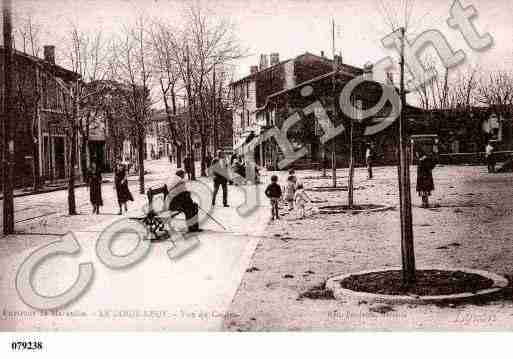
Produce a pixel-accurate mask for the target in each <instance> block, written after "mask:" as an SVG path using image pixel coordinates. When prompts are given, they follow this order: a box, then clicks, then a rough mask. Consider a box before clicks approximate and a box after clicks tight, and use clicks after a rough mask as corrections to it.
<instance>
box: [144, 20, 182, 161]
mask: <svg viewBox="0 0 513 359" xmlns="http://www.w3.org/2000/svg"><path fill="white" fill-rule="evenodd" d="M175 31H176V29H173V28H172V27H171V26H170V25H168V24H166V23H165V22H164V21H159V20H157V21H155V23H154V25H153V27H152V30H151V38H152V43H153V57H154V59H155V60H154V72H155V77H156V78H157V79H158V82H159V90H160V94H161V97H162V101H163V102H164V108H165V111H166V117H167V124H168V129H169V133H168V134H169V136H170V140H171V142H172V144H173V146H174V147H175V149H176V154H177V157H176V162H177V165H178V167H180V166H181V161H182V160H181V153H182V146H183V144H182V142H181V141H179V135H178V130H177V124H176V122H175V121H174V120H173V119H176V115H177V92H179V91H180V90H181V89H182V88H181V87H180V85H181V83H180V79H181V77H180V70H179V63H178V62H177V58H176V57H175V56H174V54H175V53H174V51H173V50H172V48H173V46H175V43H174V41H173V40H174V36H173V32H175ZM170 101H171V103H170Z"/></svg>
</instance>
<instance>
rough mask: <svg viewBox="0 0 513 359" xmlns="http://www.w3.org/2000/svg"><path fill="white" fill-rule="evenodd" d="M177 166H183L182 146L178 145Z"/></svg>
mask: <svg viewBox="0 0 513 359" xmlns="http://www.w3.org/2000/svg"><path fill="white" fill-rule="evenodd" d="M176 168H182V146H176Z"/></svg>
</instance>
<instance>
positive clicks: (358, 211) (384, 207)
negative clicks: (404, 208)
mask: <svg viewBox="0 0 513 359" xmlns="http://www.w3.org/2000/svg"><path fill="white" fill-rule="evenodd" d="M393 208H395V206H388V205H383V206H382V207H379V208H372V209H340V210H323V209H322V208H319V213H320V214H337V213H372V212H382V211H388V210H389V209H393Z"/></svg>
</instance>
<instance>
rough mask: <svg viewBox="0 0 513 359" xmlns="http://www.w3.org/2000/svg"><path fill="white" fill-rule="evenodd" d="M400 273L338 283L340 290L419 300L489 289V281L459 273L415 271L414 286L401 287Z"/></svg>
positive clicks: (377, 274)
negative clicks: (413, 296) (420, 298)
mask: <svg viewBox="0 0 513 359" xmlns="http://www.w3.org/2000/svg"><path fill="white" fill-rule="evenodd" d="M401 276H402V272H401V271H400V270H390V271H383V272H374V273H365V274H357V275H352V276H349V277H347V278H345V279H344V280H343V281H341V282H340V285H341V286H342V288H345V289H349V290H353V291H356V292H367V293H374V294H387V295H404V294H414V295H419V296H431V295H450V294H460V293H476V292H477V291H480V290H483V289H488V288H491V287H492V285H493V281H492V280H491V279H488V278H485V277H483V276H480V275H478V274H474V273H465V272H462V271H442V270H417V271H416V278H417V281H416V283H415V284H414V285H413V286H411V287H409V288H405V287H403V284H402V280H401Z"/></svg>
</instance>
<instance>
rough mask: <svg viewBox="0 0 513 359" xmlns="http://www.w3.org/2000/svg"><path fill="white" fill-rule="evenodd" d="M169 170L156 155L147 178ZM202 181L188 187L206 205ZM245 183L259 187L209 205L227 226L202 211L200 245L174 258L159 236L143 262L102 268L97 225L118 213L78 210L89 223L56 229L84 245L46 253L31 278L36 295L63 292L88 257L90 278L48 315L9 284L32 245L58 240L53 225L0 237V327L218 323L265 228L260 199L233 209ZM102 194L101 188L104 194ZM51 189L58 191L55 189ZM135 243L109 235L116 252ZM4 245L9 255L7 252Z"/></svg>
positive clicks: (200, 326) (198, 326) (137, 210)
mask: <svg viewBox="0 0 513 359" xmlns="http://www.w3.org/2000/svg"><path fill="white" fill-rule="evenodd" d="M173 171H174V170H173V168H171V166H170V165H169V163H167V162H166V161H154V163H152V164H151V174H149V175H148V176H147V177H146V179H147V181H148V182H149V183H155V184H156V183H160V182H163V181H164V182H165V181H166V178H167V177H169V174H170V173H172V172H173ZM200 181H201V182H197V183H196V184H194V186H193V188H194V189H193V192H195V193H201V196H202V198H201V199H202V200H201V204H202V206H203V207H204V208H206V209H207V207H206V205H205V204H208V203H210V200H211V197H209V196H210V194H209V190H210V189H211V187H212V184H211V181H210V180H208V179H201V180H200ZM136 186H137V183H135V182H134V183H131V187H135V188H133V189H132V190H133V193H136V191H135V189H136ZM242 189H246V190H248V189H249V190H250V191H252V193H253V195H255V194H256V192H261V191H263V187H262V186H258V187H257V186H251V187H250V186H247V187H241V188H237V187H232V186H231V187H230V204H231V207H230V208H224V207H216V208H214V210H213V211H212V212H211V215H212V216H213V217H215V218H216V219H217V220H219V221H220V222H222V223H221V224H222V225H223V226H224V228H222V227H221V226H220V225H219V224H217V223H215V222H214V221H212V220H211V219H209V218H203V222H202V227H203V228H204V229H205V230H206V231H205V232H203V233H200V234H199V236H198V239H199V240H200V245H199V246H198V247H197V248H195V249H194V250H193V251H191V252H190V253H188V254H186V255H185V256H184V257H182V258H180V259H176V260H171V259H170V258H169V257H168V255H167V250H168V249H169V248H171V243H170V242H167V241H164V242H156V243H153V245H152V247H151V250H150V253H149V255H148V256H147V257H146V258H145V259H144V260H143V261H141V262H140V263H138V264H137V265H135V266H133V267H131V268H129V269H123V270H113V269H109V268H107V267H106V266H105V265H103V264H102V263H101V262H100V260H99V259H98V258H97V256H96V253H95V245H96V239H97V238H98V236H99V234H100V233H101V231H102V230H103V229H104V228H105V227H106V226H107V225H109V224H110V223H113V222H115V221H116V220H119V218H120V217H119V216H116V215H113V213H111V214H107V215H104V216H96V217H94V216H93V215H90V214H88V215H82V216H79V217H83V220H82V221H83V222H85V223H86V225H84V226H81V225H80V223H81V221H78V224H77V223H75V224H69V225H68V227H66V228H61V230H62V231H65V230H68V229H71V230H73V233H74V234H75V236H76V238H77V241H78V242H79V244H80V247H81V252H80V254H79V255H78V256H76V257H69V256H56V257H54V258H52V259H49V260H47V261H46V262H44V264H43V265H42V266H41V267H40V268H39V269H38V270H37V271H36V272H35V274H34V283H35V287H36V289H37V290H38V291H39V292H40V293H41V294H44V295H56V294H58V293H61V292H63V291H65V290H66V289H67V287H69V286H70V285H71V284H72V283H74V281H75V280H76V277H77V275H78V264H79V263H80V262H92V263H93V265H94V279H93V281H92V284H91V286H90V288H89V289H88V291H87V292H86V293H85V294H84V295H83V296H82V297H81V298H80V299H79V300H78V301H76V302H75V303H74V304H72V305H70V306H69V307H66V308H64V309H62V310H61V313H52V315H49V316H42V315H41V314H40V313H39V312H37V311H33V310H32V309H30V308H29V307H28V306H26V305H25V304H23V303H22V302H21V300H20V299H19V298H18V296H17V293H16V291H15V289H14V283H15V282H14V281H15V276H16V271H17V269H18V268H19V265H20V264H21V263H22V262H23V261H24V259H25V258H27V257H28V256H29V255H30V253H31V252H32V251H34V250H35V249H36V248H38V247H39V246H41V245H44V244H46V243H49V242H51V241H55V240H59V239H60V237H58V236H54V235H52V234H51V233H50V232H54V231H56V230H58V228H53V229H52V230H51V231H48V233H47V235H32V234H30V231H29V232H28V233H26V234H21V235H17V236H9V237H7V238H5V237H4V238H3V240H5V241H6V242H4V243H2V245H1V247H2V248H3V249H5V250H4V251H3V253H4V255H2V256H0V268H2V274H0V298H1V301H0V302H1V303H2V304H1V305H0V330H202V331H203V330H219V329H221V326H222V322H223V320H224V319H227V318H230V315H232V314H231V313H229V312H227V309H228V306H229V304H230V302H231V300H232V298H233V297H234V295H235V292H236V290H237V288H238V286H239V283H240V281H241V279H242V276H243V274H244V273H245V270H246V268H247V266H248V263H249V261H250V258H251V256H252V254H253V252H254V250H255V248H256V245H257V243H258V241H259V239H260V237H259V236H261V235H262V234H263V231H264V229H265V226H266V221H267V217H268V208H266V207H265V206H258V207H256V210H255V211H254V212H253V213H251V215H248V216H241V215H240V214H239V213H238V211H237V207H238V206H239V205H241V204H242V203H243V202H244V196H245V194H244V192H243V191H242ZM106 193H107V191H106V190H105V191H104V197H105V194H106ZM56 194H57V195H59V193H58V192H56ZM219 195H221V194H219ZM81 198H82V197H81ZM109 198H110V197H109ZM59 200H61V199H59ZM104 201H105V198H104ZM218 202H219V200H218ZM143 204H144V196H141V195H137V196H136V202H135V203H134V205H132V206H131V210H130V211H129V215H139V214H141V208H142V205H143ZM84 205H85V204H84ZM111 207H113V208H108V209H104V211H110V210H114V209H115V206H112V205H111ZM61 212H62V211H61ZM64 217H65V216H64ZM57 218H60V217H59V216H58V217H57ZM57 218H55V219H52V218H51V219H50V220H48V222H55V221H57V222H58V220H57ZM68 218H69V217H68ZM75 218H76V216H74V217H73V219H75ZM95 221H96V222H95ZM52 226H53V227H55V225H52V223H50V224H48V225H47V227H45V228H51V227H52ZM181 226H183V222H182V223H180V222H179V221H178V222H177V227H181ZM41 228H43V227H39V230H41ZM18 229H20V224H19V225H18ZM20 243H21V244H20ZM136 243H137V240H136V239H135V238H134V237H132V236H131V235H130V234H126V235H124V237H123V239H121V240H118V241H116V242H114V245H113V251H114V252H115V253H116V254H119V255H123V254H125V253H129V252H130V251H131V250H132V249H133V248H134V247H135V245H136ZM6 252H8V253H7V254H8V255H5V254H6Z"/></svg>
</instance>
